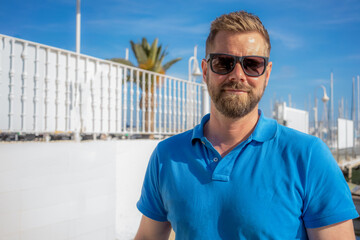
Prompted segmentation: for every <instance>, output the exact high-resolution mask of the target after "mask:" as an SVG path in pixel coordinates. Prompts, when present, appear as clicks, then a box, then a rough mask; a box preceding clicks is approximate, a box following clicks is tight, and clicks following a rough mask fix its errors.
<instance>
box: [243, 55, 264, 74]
mask: <svg viewBox="0 0 360 240" xmlns="http://www.w3.org/2000/svg"><path fill="white" fill-rule="evenodd" d="M265 64H266V62H265V59H264V58H261V57H245V58H244V60H243V67H244V72H245V73H246V74H247V75H250V76H260V75H262V74H263V73H264V70H265Z"/></svg>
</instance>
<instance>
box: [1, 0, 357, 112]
mask: <svg viewBox="0 0 360 240" xmlns="http://www.w3.org/2000/svg"><path fill="white" fill-rule="evenodd" d="M0 9H1V11H0V33H1V34H5V35H10V36H13V37H18V38H22V39H26V40H30V41H34V42H39V43H42V44H46V45H50V46H54V47H59V48H64V49H67V50H72V51H75V16H76V0H11V1H6V0H2V1H1V2H0ZM236 10H246V11H249V12H251V13H254V14H256V15H258V16H259V17H260V18H261V20H262V21H263V24H264V25H265V27H266V28H267V29H268V31H269V33H270V39H271V44H272V51H271V55H270V59H271V61H272V62H273V71H272V75H271V77H270V82H269V86H268V88H267V89H266V92H265V95H264V97H263V100H262V102H261V104H260V106H261V108H262V109H263V110H264V112H265V114H266V115H268V116H270V115H271V114H270V106H271V103H273V102H274V101H275V100H284V101H288V99H289V94H290V95H291V99H292V104H293V106H295V107H297V108H300V109H304V110H309V102H311V106H312V107H313V105H314V95H315V94H316V96H317V97H318V98H321V97H322V90H321V88H320V85H324V86H326V87H327V90H328V94H329V96H330V73H331V72H333V73H334V107H335V110H334V111H335V114H336V113H337V112H338V110H337V109H338V106H339V101H340V99H341V98H342V97H343V98H344V102H345V105H347V106H348V110H347V112H348V114H349V115H350V106H351V94H352V78H353V77H356V76H357V75H360V1H359V0H342V1H339V0H336V1H335V0H311V1H310V0H304V1H298V0H297V1H294V0H272V1H268V0H241V1H240V0H193V1H188V0H169V1H149V0H147V1H144V0H137V1H130V0H102V1H95V0H82V2H81V21H82V26H81V27H82V33H81V34H82V35H81V52H82V53H84V54H87V55H90V56H94V57H98V58H112V57H124V56H125V48H130V43H129V41H130V40H133V41H135V42H138V41H140V40H141V38H142V37H146V38H147V39H148V40H149V41H153V39H154V38H156V37H157V38H159V42H160V43H162V44H163V45H164V46H167V47H168V52H169V55H168V56H167V59H166V60H170V59H172V58H175V57H182V58H183V60H182V61H180V62H179V63H177V64H176V65H174V66H173V67H172V68H171V69H170V70H169V71H168V72H167V74H168V75H171V76H176V77H180V78H187V75H188V72H187V71H188V59H189V57H190V56H192V54H193V48H194V45H198V59H199V60H200V59H201V58H202V57H204V52H205V40H206V37H207V34H208V31H209V26H210V22H211V21H212V20H213V19H214V18H215V17H217V16H219V15H221V14H223V13H228V12H231V11H236ZM130 60H132V61H133V62H135V60H134V57H133V55H132V54H131V51H130ZM199 80H200V79H199ZM322 107H323V106H322V103H320V104H319V108H320V109H322ZM311 114H312V112H311ZM319 118H320V116H319Z"/></svg>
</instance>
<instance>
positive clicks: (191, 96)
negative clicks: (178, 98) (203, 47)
mask: <svg viewBox="0 0 360 240" xmlns="http://www.w3.org/2000/svg"><path fill="white" fill-rule="evenodd" d="M188 66H189V68H188V81H189V83H188V84H187V93H186V95H187V96H188V97H187V101H188V103H187V111H186V112H187V113H186V114H187V123H188V124H189V125H187V128H189V127H193V125H195V124H196V122H197V120H196V117H197V114H196V113H197V112H196V111H197V108H196V107H195V103H196V98H197V91H195V86H194V84H193V83H195V81H196V77H197V76H201V75H202V74H201V71H200V68H199V63H198V60H197V46H196V45H195V47H194V55H193V56H191V57H190V58H189V65H188Z"/></svg>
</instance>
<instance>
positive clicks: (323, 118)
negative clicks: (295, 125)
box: [314, 85, 330, 138]
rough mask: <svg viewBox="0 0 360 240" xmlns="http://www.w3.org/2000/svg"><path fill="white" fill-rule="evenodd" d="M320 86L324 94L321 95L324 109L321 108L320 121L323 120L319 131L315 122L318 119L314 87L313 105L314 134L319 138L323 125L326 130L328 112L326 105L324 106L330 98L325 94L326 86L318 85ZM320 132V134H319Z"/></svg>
mask: <svg viewBox="0 0 360 240" xmlns="http://www.w3.org/2000/svg"><path fill="white" fill-rule="evenodd" d="M320 87H321V88H322V89H323V92H324V95H323V97H322V99H321V100H322V102H323V105H324V109H323V113H322V121H323V124H322V126H321V128H320V131H319V129H318V124H317V120H318V116H317V115H318V106H317V99H316V89H315V107H314V113H315V117H314V119H315V133H316V135H317V136H319V137H320V138H321V137H322V132H323V130H324V127H325V130H328V129H327V127H328V126H327V117H328V116H327V115H328V113H327V106H326V104H327V102H328V101H329V100H330V98H329V97H328V95H327V93H326V88H325V86H324V85H320ZM319 133H320V134H319Z"/></svg>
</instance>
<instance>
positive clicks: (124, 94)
mask: <svg viewBox="0 0 360 240" xmlns="http://www.w3.org/2000/svg"><path fill="white" fill-rule="evenodd" d="M207 99H208V97H207V93H206V87H205V85H203V84H199V83H194V82H190V81H187V80H183V79H178V78H174V77H170V76H166V75H162V74H157V73H154V72H150V71H145V70H142V69H139V68H134V67H130V66H127V65H122V64H118V63H115V62H111V61H106V60H102V59H98V58H94V57H90V56H86V55H82V54H76V53H75V52H70V51H66V50H62V49H58V48H53V47H49V46H45V45H42V44H37V43H34V42H29V41H25V40H21V39H17V38H13V37H9V36H5V35H0V109H1V110H0V132H1V134H2V135H9V134H12V133H16V134H17V135H25V134H34V135H61V134H62V135H74V134H78V135H80V136H83V135H93V136H97V135H100V134H105V135H119V136H124V135H129V136H134V135H136V134H138V135H162V136H164V135H172V134H176V133H179V132H182V131H185V130H187V129H190V128H192V127H193V126H194V125H196V124H197V123H199V121H200V119H201V117H202V116H203V114H204V113H205V112H207V111H208V110H207V109H204V106H207V104H203V101H207Z"/></svg>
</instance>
